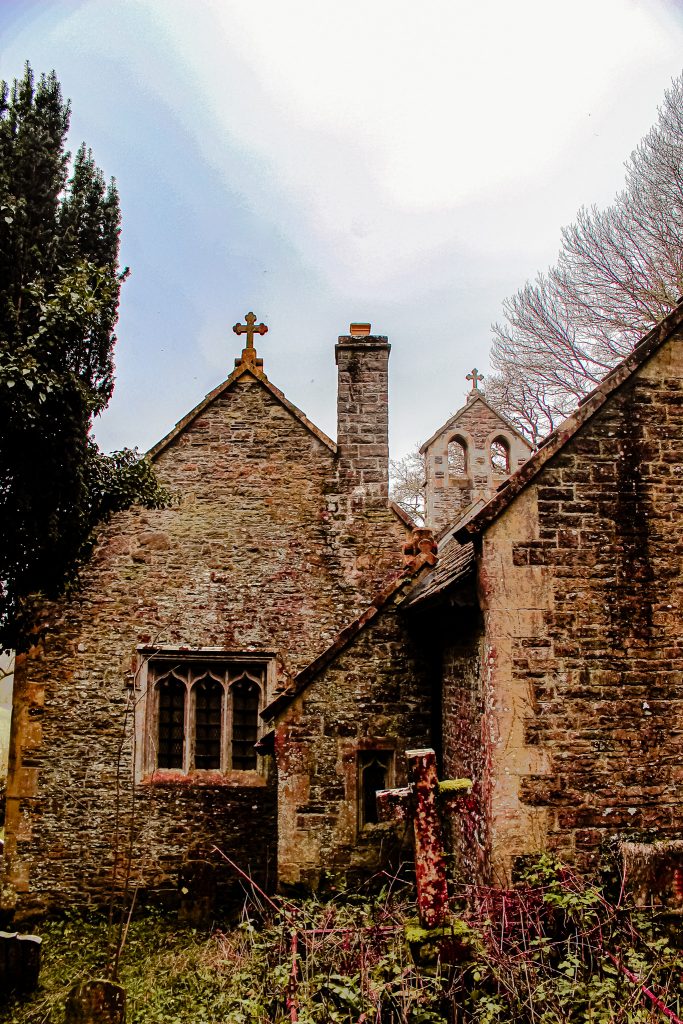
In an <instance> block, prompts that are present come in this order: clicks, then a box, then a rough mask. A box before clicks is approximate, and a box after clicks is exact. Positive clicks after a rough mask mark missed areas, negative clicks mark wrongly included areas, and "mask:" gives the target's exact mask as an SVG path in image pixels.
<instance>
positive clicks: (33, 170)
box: [0, 65, 167, 646]
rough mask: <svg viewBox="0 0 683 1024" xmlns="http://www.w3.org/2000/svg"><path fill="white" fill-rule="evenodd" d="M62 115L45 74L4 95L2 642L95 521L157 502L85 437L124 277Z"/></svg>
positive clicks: (102, 402) (139, 464) (107, 207)
mask: <svg viewBox="0 0 683 1024" xmlns="http://www.w3.org/2000/svg"><path fill="white" fill-rule="evenodd" d="M69 114H70V109H69V104H68V103H65V102H64V101H63V100H62V95H61V90H60V86H59V83H58V81H57V79H56V77H55V75H54V72H53V73H52V74H51V75H48V76H45V75H43V76H42V77H41V78H40V81H39V82H38V83H36V82H35V81H34V76H33V73H32V71H31V68H30V67H29V65H27V66H26V69H25V73H24V76H23V78H22V79H21V80H20V81H15V82H14V85H13V87H12V88H11V89H9V87H8V86H7V84H6V83H5V82H3V83H2V85H1V86H0V535H1V536H2V543H1V544H0V646H11V645H16V644H17V643H21V631H22V614H23V613H25V612H26V608H27V600H28V598H29V596H30V595H32V594H35V593H36V592H42V593H44V594H47V595H49V596H52V595H54V594H56V593H58V592H59V591H60V590H61V589H62V588H63V587H64V585H65V584H66V583H68V582H69V581H72V580H73V579H74V578H75V574H76V573H77V570H78V566H79V564H80V563H81V562H82V560H83V558H84V557H86V555H87V552H88V548H89V545H90V543H91V537H92V532H93V529H94V527H95V525H96V524H97V523H98V522H99V521H100V520H102V519H104V518H106V517H107V515H109V514H110V513H111V512H112V511H115V510H117V509H120V508H124V507H127V506H128V505H130V504H131V503H132V502H133V501H134V500H136V499H138V500H141V501H143V502H144V503H145V504H147V505H150V506H156V505H159V504H162V503H164V502H165V501H166V500H167V496H166V495H165V493H164V492H163V491H162V490H161V489H160V488H159V486H158V484H157V483H156V480H155V477H154V475H153V472H152V469H151V467H150V466H149V464H148V463H147V462H145V461H144V460H140V459H138V457H137V454H136V453H135V452H131V451H124V452H118V453H115V454H114V455H112V456H106V455H104V454H103V453H101V452H100V451H99V450H98V448H97V446H96V444H95V442H94V441H93V440H92V438H91V437H90V426H91V423H92V417H93V416H94V415H96V414H97V413H99V412H101V411H102V410H103V409H104V408H105V406H106V405H107V403H108V401H109V399H110V397H111V393H112V388H113V382H114V363H113V349H114V343H115V341H116V337H115V334H114V326H115V324H116V319H117V313H118V303H119V291H120V287H121V283H122V281H123V280H124V279H125V277H126V274H127V271H125V270H124V271H123V272H121V271H120V269H119V263H118V253H119V233H120V210H119V200H118V194H117V191H116V187H115V185H114V182H113V181H112V182H110V183H109V184H108V185H107V184H106V183H105V181H104V179H103V176H102V173H101V171H100V170H99V169H98V168H97V167H96V165H95V163H94V161H93V158H92V154H91V153H90V151H89V150H86V148H85V146H81V148H80V149H79V150H78V152H77V154H76V157H75V160H74V162H73V167H72V169H71V174H70V176H69V154H68V153H67V152H66V150H65V140H66V134H67V130H68V127H69Z"/></svg>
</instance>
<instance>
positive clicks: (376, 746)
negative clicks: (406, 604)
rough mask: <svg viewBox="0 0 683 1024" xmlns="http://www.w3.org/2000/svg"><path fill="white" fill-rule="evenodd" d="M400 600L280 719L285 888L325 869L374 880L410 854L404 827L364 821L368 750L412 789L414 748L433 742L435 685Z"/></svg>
mask: <svg viewBox="0 0 683 1024" xmlns="http://www.w3.org/2000/svg"><path fill="white" fill-rule="evenodd" d="M398 601H400V594H399V595H397V597H396V598H395V599H394V600H392V601H391V602H390V603H389V604H388V605H387V606H386V607H385V608H384V610H383V611H381V612H380V613H379V615H378V616H377V618H376V619H375V620H374V621H373V622H372V623H370V624H369V625H367V626H366V627H365V628H364V629H363V630H362V632H361V633H359V635H358V636H357V637H356V639H355V640H354V641H353V642H352V643H351V644H350V645H349V646H348V647H347V648H346V649H344V650H343V651H342V652H341V653H340V654H339V655H337V657H336V658H335V660H334V661H333V662H332V663H331V664H330V665H328V666H327V667H326V668H324V669H323V670H322V671H321V672H320V674H319V675H318V676H317V677H316V678H315V679H314V680H313V681H312V682H311V683H310V684H309V685H308V687H307V689H306V690H304V692H303V693H301V694H300V695H299V696H298V697H296V698H295V699H294V701H293V703H292V704H291V705H290V707H289V708H288V709H287V710H286V711H285V712H283V714H282V716H281V717H280V720H279V724H278V726H277V735H276V751H277V761H278V768H279V771H278V785H279V790H280V797H279V804H280V808H281V818H280V828H279V857H278V863H279V876H280V881H281V883H283V884H285V885H296V884H297V883H304V884H306V885H308V886H314V887H315V886H316V885H318V884H319V882H320V880H321V876H322V874H324V873H325V872H329V873H330V874H332V875H336V874H338V875H342V874H344V875H346V876H347V878H348V877H349V876H351V877H353V876H354V875H368V874H372V873H374V872H375V871H377V870H378V868H380V867H381V866H384V865H386V864H387V863H388V862H390V861H391V858H392V855H393V856H396V855H399V854H400V853H401V850H402V847H403V845H404V842H405V838H406V837H405V835H404V831H405V826H402V827H401V828H397V827H396V826H392V825H382V824H369V825H366V826H365V827H364V828H362V829H359V821H358V796H359V794H358V755H359V752H362V751H367V750H388V751H392V752H393V778H392V779H391V784H392V785H394V786H404V785H406V783H407V780H406V777H405V770H406V763H405V756H404V755H405V751H406V750H408V749H410V748H411V747H424V746H430V745H432V743H433V742H434V736H433V728H432V726H433V719H432V714H433V706H434V700H433V686H434V679H433V676H432V674H431V672H430V667H429V662H428V660H427V659H426V658H425V652H424V650H423V646H422V644H421V642H420V638H419V637H418V636H415V635H414V634H413V632H412V630H410V629H409V625H408V623H406V621H405V619H404V617H403V616H402V615H401V613H400V605H399V604H398V603H397V602H398ZM407 838H408V840H409V839H410V837H409V836H408V837H407Z"/></svg>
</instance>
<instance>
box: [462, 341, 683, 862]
mask: <svg viewBox="0 0 683 1024" xmlns="http://www.w3.org/2000/svg"><path fill="white" fill-rule="evenodd" d="M682 476H683V343H682V342H681V341H680V340H678V339H676V338H675V337H674V339H673V340H669V341H668V342H667V343H665V345H664V346H663V347H662V348H661V349H660V350H659V351H658V352H657V353H655V355H654V356H653V357H651V358H650V360H649V361H648V362H646V363H645V364H644V366H643V367H641V368H640V369H639V370H638V371H637V372H636V374H635V376H634V377H631V378H630V379H629V380H627V381H626V383H624V384H622V385H621V387H620V388H619V389H618V390H617V391H615V392H614V393H613V394H612V395H611V397H609V398H608V399H607V401H606V403H605V405H603V407H602V408H601V409H599V410H598V411H597V412H596V413H595V414H594V415H593V417H592V418H591V419H590V420H588V422H587V423H585V424H584V425H583V426H582V427H581V428H580V429H579V431H578V433H577V434H575V436H574V437H572V438H570V440H568V441H567V443H566V444H565V445H564V446H563V447H562V448H561V449H560V450H559V452H558V453H557V454H556V455H555V456H554V457H552V458H551V459H550V460H549V461H548V462H547V463H546V465H545V466H544V467H543V468H542V470H541V471H540V473H539V474H538V476H537V477H536V478H535V480H534V481H533V482H532V483H531V484H530V485H528V486H527V487H526V488H525V490H523V491H522V492H521V494H519V495H518V496H517V498H515V500H514V501H513V502H512V504H511V505H510V506H509V507H508V508H507V509H506V511H505V512H503V514H502V515H500V516H499V518H498V519H497V520H495V521H494V522H493V524H492V525H491V526H490V528H489V529H488V530H487V531H486V532H485V534H484V537H483V547H482V554H481V565H480V589H481V596H482V605H483V610H484V619H485V627H486V637H487V639H486V651H485V661H484V666H483V673H482V679H483V682H482V701H483V704H484V714H485V729H486V732H487V734H488V736H489V737H490V741H491V750H490V760H489V763H488V764H487V765H486V766H485V768H486V785H487V786H488V788H489V791H490V806H491V820H490V832H489V843H490V847H491V857H492V860H491V865H492V867H491V869H492V872H493V873H494V874H495V873H497V872H498V873H500V875H501V876H502V877H505V876H509V873H510V870H511V868H512V866H513V864H514V860H515V858H516V857H517V856H518V855H519V854H522V853H526V852H530V851H534V850H538V849H540V848H543V847H544V846H547V847H550V848H551V849H554V850H556V851H557V852H558V853H559V854H560V855H561V856H562V857H564V858H566V859H567V860H569V861H571V862H573V863H575V864H577V865H578V866H579V867H582V868H585V867H589V866H590V865H591V864H593V863H594V861H595V858H596V857H597V856H598V854H599V851H600V848H601V844H602V843H603V841H604V840H606V839H608V838H609V837H610V836H614V835H615V834H619V835H622V836H623V835H626V836H630V837H633V836H640V837H643V838H667V837H673V836H678V835H680V834H681V829H683V800H681V795H680V794H681V788H680V787H681V778H682V773H683V769H682V768H681V764H682V763H683V700H682V697H681V681H682V680H683V639H682V636H683V631H682V630H681V611H682V606H683V582H682V577H681V555H682V553H683V549H682V547H681V541H680V523H681V521H682V520H683V489H682V487H681V477H682Z"/></svg>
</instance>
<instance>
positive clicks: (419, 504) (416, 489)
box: [389, 445, 425, 526]
mask: <svg viewBox="0 0 683 1024" xmlns="http://www.w3.org/2000/svg"><path fill="white" fill-rule="evenodd" d="M389 477H390V481H391V487H390V497H391V499H392V501H395V502H396V504H397V505H399V506H400V507H401V508H402V509H403V511H404V512H407V513H408V515H409V516H412V518H413V519H414V520H415V522H416V523H417V524H418V526H421V525H422V524H423V523H424V515H425V493H424V484H425V464H424V459H423V458H422V456H421V455H420V447H419V445H418V446H416V447H415V448H414V449H413V450H412V451H410V452H408V454H407V455H404V456H403V458H402V459H391V461H390V463H389Z"/></svg>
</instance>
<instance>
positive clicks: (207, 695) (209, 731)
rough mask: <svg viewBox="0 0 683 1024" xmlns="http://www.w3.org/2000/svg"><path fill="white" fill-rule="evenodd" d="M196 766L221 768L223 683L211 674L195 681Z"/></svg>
mask: <svg viewBox="0 0 683 1024" xmlns="http://www.w3.org/2000/svg"><path fill="white" fill-rule="evenodd" d="M193 692H194V766H195V768H215V769H217V768H220V766H221V733H222V723H223V684H222V683H219V681H218V680H217V679H212V678H211V676H208V675H207V676H205V677H204V679H200V680H199V682H197V683H195V685H194V687H193Z"/></svg>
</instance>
